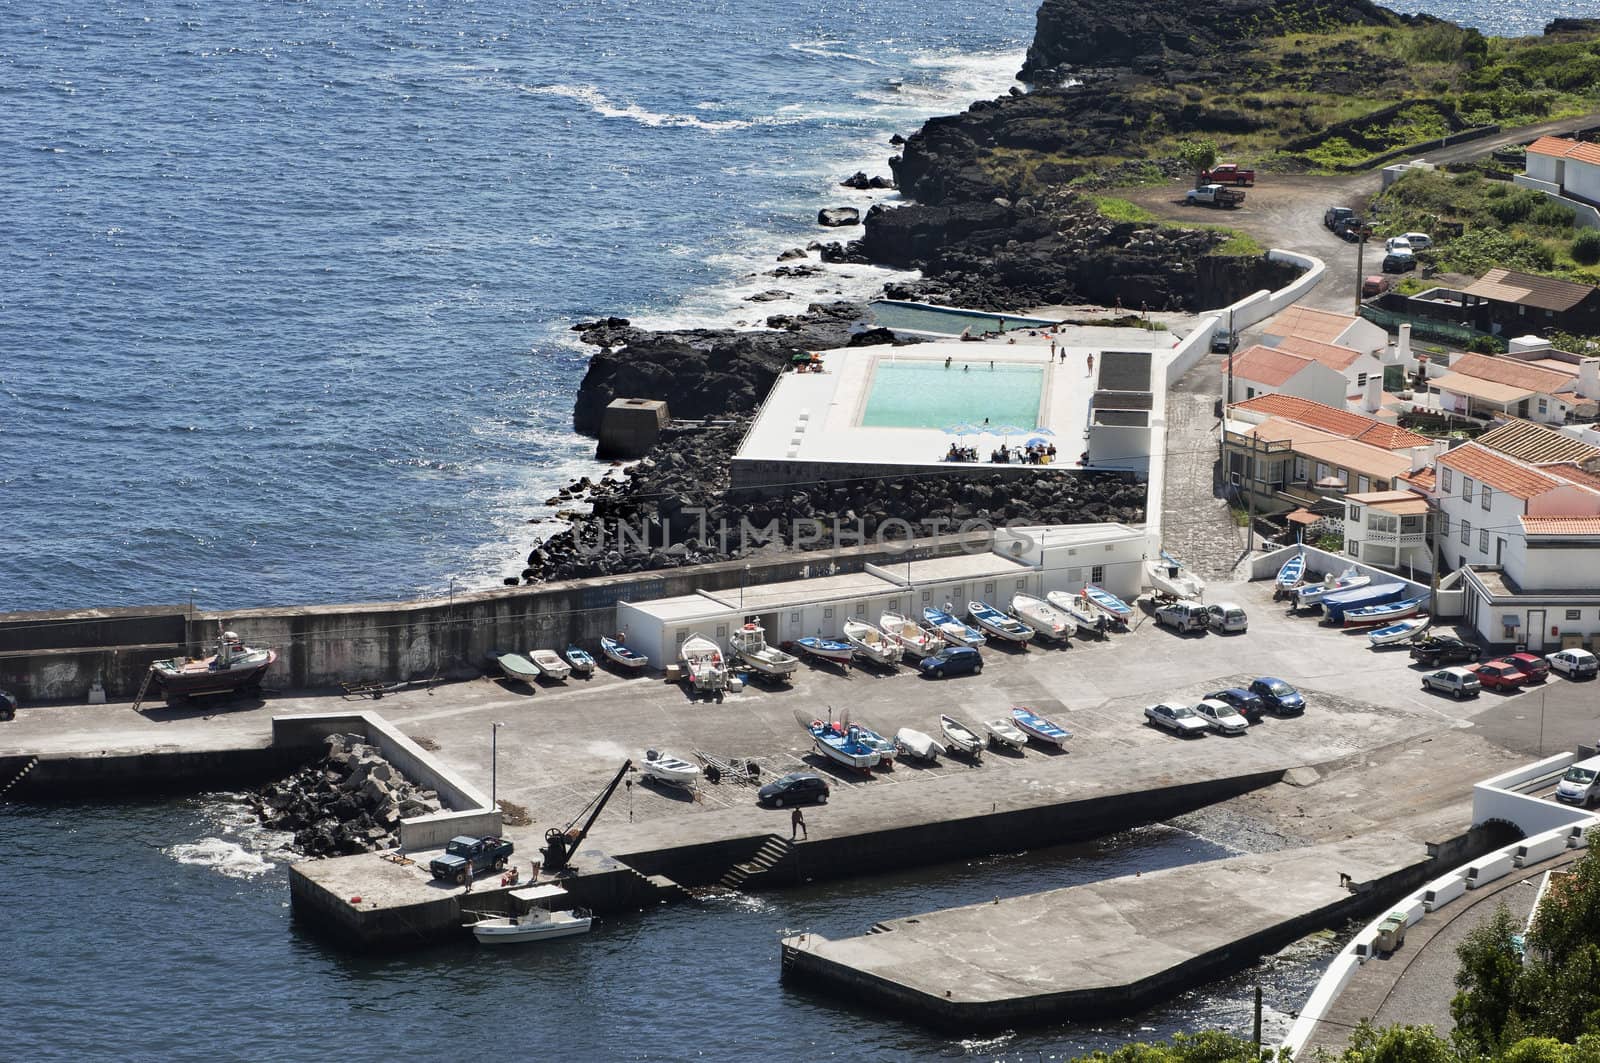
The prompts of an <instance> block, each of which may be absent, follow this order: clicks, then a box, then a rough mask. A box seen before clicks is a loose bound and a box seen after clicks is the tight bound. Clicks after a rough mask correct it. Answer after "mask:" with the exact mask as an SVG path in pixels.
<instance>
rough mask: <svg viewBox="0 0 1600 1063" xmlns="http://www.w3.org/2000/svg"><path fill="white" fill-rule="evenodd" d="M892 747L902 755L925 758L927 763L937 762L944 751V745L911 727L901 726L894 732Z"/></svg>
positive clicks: (919, 758)
mask: <svg viewBox="0 0 1600 1063" xmlns="http://www.w3.org/2000/svg"><path fill="white" fill-rule="evenodd" d="M894 748H895V752H897V753H899V754H900V755H901V756H902V757H911V758H913V759H915V760H925V761H927V762H928V763H929V764H937V763H938V762H939V757H940V756H941V755H942V754H943V753H944V746H942V745H940V744H939V743H938V742H935V741H934V740H933V738H932V737H931V736H929V735H926V734H923V733H922V732H921V731H918V730H916V729H915V728H911V727H902V728H900V730H898V731H896V732H895V733H894Z"/></svg>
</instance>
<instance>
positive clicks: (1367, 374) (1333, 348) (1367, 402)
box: [1273, 336, 1400, 414]
mask: <svg viewBox="0 0 1600 1063" xmlns="http://www.w3.org/2000/svg"><path fill="white" fill-rule="evenodd" d="M1273 350H1275V351H1286V352H1289V353H1292V354H1300V355H1304V356H1305V357H1307V358H1315V359H1316V360H1317V361H1318V362H1320V363H1321V364H1322V365H1325V366H1327V367H1328V368H1329V369H1332V370H1333V371H1334V372H1336V373H1338V374H1340V375H1341V376H1343V377H1344V398H1345V402H1344V404H1345V405H1348V406H1349V407H1350V408H1351V409H1353V410H1364V411H1365V412H1367V413H1369V414H1376V413H1377V412H1378V411H1379V410H1380V409H1381V408H1382V406H1383V399H1382V395H1383V369H1384V360H1383V359H1382V358H1380V357H1379V356H1378V355H1377V354H1375V353H1373V352H1371V351H1358V350H1356V349H1355V348H1354V347H1345V346H1342V345H1340V344H1337V343H1324V342H1322V341H1321V340H1313V339H1307V338H1306V337H1304V336H1285V337H1283V338H1282V339H1280V340H1279V341H1278V344H1277V346H1276V347H1274V348H1273ZM1395 383H1396V384H1398V383H1400V381H1399V380H1396V381H1395ZM1309 397H1310V398H1317V396H1315V395H1313V396H1309ZM1319 401H1324V402H1325V401H1327V400H1325V399H1319Z"/></svg>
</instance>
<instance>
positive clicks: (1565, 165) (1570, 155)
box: [1527, 137, 1600, 203]
mask: <svg viewBox="0 0 1600 1063" xmlns="http://www.w3.org/2000/svg"><path fill="white" fill-rule="evenodd" d="M1527 175H1528V176H1529V177H1531V178H1532V179H1533V180H1534V181H1542V182H1544V183H1545V184H1547V185H1553V186H1554V188H1553V189H1551V190H1552V191H1555V192H1556V193H1557V194H1559V195H1563V196H1572V197H1574V198H1577V199H1585V200H1588V201H1589V202H1590V203H1600V144H1587V143H1584V142H1582V141H1578V140H1567V139H1566V138H1564V137H1540V138H1539V139H1538V140H1535V141H1534V142H1533V143H1532V144H1530V145H1528V161H1527Z"/></svg>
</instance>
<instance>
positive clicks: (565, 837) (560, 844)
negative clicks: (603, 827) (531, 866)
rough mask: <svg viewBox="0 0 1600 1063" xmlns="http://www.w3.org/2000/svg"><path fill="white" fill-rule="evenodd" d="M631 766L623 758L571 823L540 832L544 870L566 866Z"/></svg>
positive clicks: (628, 761)
mask: <svg viewBox="0 0 1600 1063" xmlns="http://www.w3.org/2000/svg"><path fill="white" fill-rule="evenodd" d="M632 769H633V761H631V760H625V761H623V762H622V767H621V768H620V769H618V771H617V774H616V777H615V778H613V779H612V780H611V784H610V785H609V786H607V787H606V788H605V789H604V790H602V791H601V792H600V796H598V797H596V798H595V799H594V800H592V801H590V802H589V803H588V804H587V805H585V806H584V807H583V808H582V809H581V810H579V812H578V814H577V815H576V816H574V817H573V818H572V822H571V823H568V824H567V825H566V826H565V827H551V828H550V829H549V830H547V831H545V832H544V848H543V849H541V850H540V852H542V853H543V854H544V863H543V864H542V865H541V866H542V867H543V869H544V870H545V871H551V872H554V871H562V870H565V869H566V867H567V864H568V861H570V860H571V859H572V856H573V854H574V853H576V852H577V851H578V846H580V845H582V844H583V840H584V839H585V838H587V837H588V836H589V828H590V827H593V826H594V821H595V820H597V819H599V818H600V813H601V812H602V811H604V809H605V807H606V802H607V801H609V800H611V795H612V794H614V793H616V792H617V787H618V786H620V785H621V784H622V777H623V776H624V775H627V774H628V772H629V771H631V770H632ZM585 812H587V813H588V818H587V819H584V813H585ZM580 819H582V820H583V821H584V822H583V826H582V827H579V826H578V820H580Z"/></svg>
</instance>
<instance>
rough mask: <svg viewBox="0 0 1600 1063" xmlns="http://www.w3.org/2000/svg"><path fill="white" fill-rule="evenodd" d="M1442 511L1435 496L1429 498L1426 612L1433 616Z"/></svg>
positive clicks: (1437, 612) (1434, 611) (1436, 594)
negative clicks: (1430, 553)
mask: <svg viewBox="0 0 1600 1063" xmlns="http://www.w3.org/2000/svg"><path fill="white" fill-rule="evenodd" d="M1434 488H1435V490H1437V489H1438V483H1437V482H1435V484H1434ZM1442 512H1443V510H1442V509H1441V508H1440V506H1439V500H1438V499H1437V498H1429V499H1428V532H1429V538H1430V539H1432V540H1433V574H1432V583H1431V585H1430V587H1429V590H1428V614H1429V615H1430V616H1434V617H1437V616H1438V615H1439V536H1440V534H1441V532H1440V528H1439V515H1440V514H1441V513H1442Z"/></svg>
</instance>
